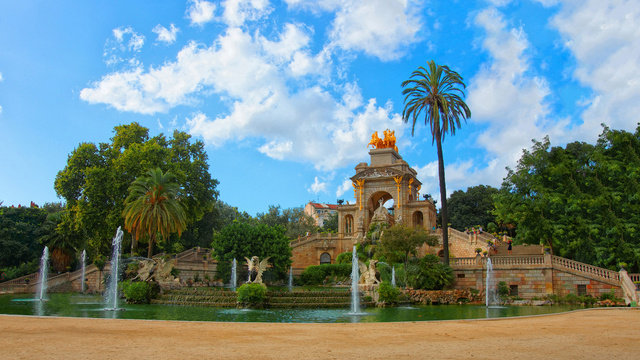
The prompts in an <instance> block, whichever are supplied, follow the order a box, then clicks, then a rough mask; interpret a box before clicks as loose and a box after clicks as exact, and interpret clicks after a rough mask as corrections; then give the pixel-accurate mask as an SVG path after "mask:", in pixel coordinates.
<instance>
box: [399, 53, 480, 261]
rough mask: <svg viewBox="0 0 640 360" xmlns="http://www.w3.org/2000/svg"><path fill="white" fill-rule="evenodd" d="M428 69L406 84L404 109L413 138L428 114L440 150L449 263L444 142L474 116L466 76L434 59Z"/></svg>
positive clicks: (446, 248)
mask: <svg viewBox="0 0 640 360" xmlns="http://www.w3.org/2000/svg"><path fill="white" fill-rule="evenodd" d="M427 64H428V69H425V68H424V67H422V66H420V67H419V68H418V70H416V71H414V72H413V73H412V74H411V77H410V78H409V80H405V81H403V82H402V87H403V90H402V95H405V98H404V103H405V106H404V110H403V111H402V119H403V120H404V121H405V122H409V120H411V122H412V128H411V136H413V135H414V132H415V128H416V121H417V120H418V117H419V116H420V115H421V114H422V113H423V112H424V125H425V126H427V124H428V125H429V127H430V128H431V135H432V141H431V144H432V145H433V142H434V141H435V143H436V147H437V149H438V177H439V180H440V201H441V203H440V204H441V205H440V212H441V214H442V246H443V248H444V260H445V263H447V264H449V234H448V229H447V227H448V224H447V221H448V216H447V189H446V185H445V179H444V159H443V157H442V141H443V140H444V136H445V134H447V133H450V134H451V135H455V133H456V128H458V129H459V128H460V126H461V124H460V120H461V119H462V120H464V121H465V122H466V120H467V118H468V117H470V116H471V111H470V110H469V107H468V106H467V104H466V103H465V102H464V100H463V99H464V89H465V88H466V86H465V84H464V82H463V81H462V76H460V75H459V74H458V73H457V72H455V71H453V70H451V69H449V67H448V66H440V65H437V64H436V63H435V62H434V61H433V60H431V61H429V62H427Z"/></svg>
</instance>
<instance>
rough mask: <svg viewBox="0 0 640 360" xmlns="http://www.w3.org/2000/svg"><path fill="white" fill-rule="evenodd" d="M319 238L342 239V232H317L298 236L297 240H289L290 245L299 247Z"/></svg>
mask: <svg viewBox="0 0 640 360" xmlns="http://www.w3.org/2000/svg"><path fill="white" fill-rule="evenodd" d="M318 239H321V240H340V234H335V233H326V234H321V233H316V234H311V235H308V236H303V237H300V238H297V239H295V240H291V241H290V242H289V246H290V247H298V246H302V245H304V244H308V243H310V242H313V241H317V240H318Z"/></svg>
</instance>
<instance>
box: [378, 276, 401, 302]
mask: <svg viewBox="0 0 640 360" xmlns="http://www.w3.org/2000/svg"><path fill="white" fill-rule="evenodd" d="M378 291H379V293H380V298H379V299H378V301H380V302H384V303H385V304H386V305H395V304H397V303H398V296H400V291H399V290H398V289H396V288H395V287H393V286H392V285H391V283H390V282H388V281H383V282H381V283H380V287H379V288H378Z"/></svg>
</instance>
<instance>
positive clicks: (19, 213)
mask: <svg viewBox="0 0 640 360" xmlns="http://www.w3.org/2000/svg"><path fill="white" fill-rule="evenodd" d="M46 218H47V213H46V211H44V210H42V209H39V208H36V207H18V208H15V207H0V249H2V250H1V251H0V269H5V268H12V267H19V266H21V265H22V264H25V263H28V262H30V261H31V260H33V259H36V258H39V257H40V254H42V249H43V246H42V245H40V243H39V242H38V238H40V236H42V234H43V230H42V225H43V224H44V222H45V220H46ZM2 271H5V270H2ZM22 275H26V274H20V275H18V276H22Z"/></svg>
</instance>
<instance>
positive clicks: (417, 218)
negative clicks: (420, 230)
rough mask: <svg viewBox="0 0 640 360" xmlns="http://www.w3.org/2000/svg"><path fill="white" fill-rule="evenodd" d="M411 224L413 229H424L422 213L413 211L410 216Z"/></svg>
mask: <svg viewBox="0 0 640 360" xmlns="http://www.w3.org/2000/svg"><path fill="white" fill-rule="evenodd" d="M411 224H413V227H415V228H417V227H424V215H423V214H422V211H414V213H413V215H412V216H411Z"/></svg>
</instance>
